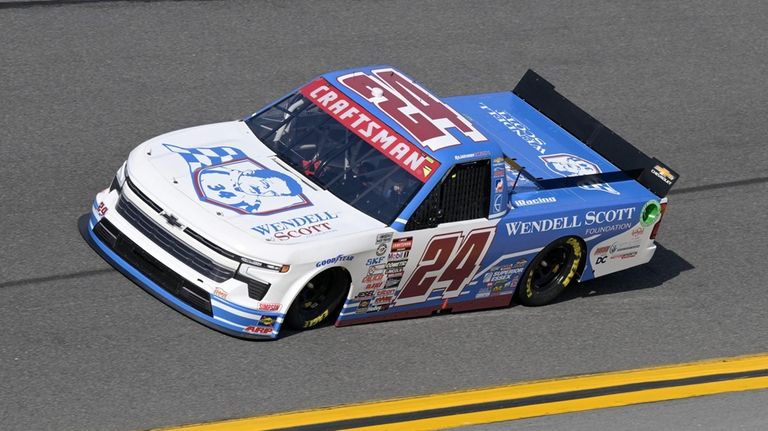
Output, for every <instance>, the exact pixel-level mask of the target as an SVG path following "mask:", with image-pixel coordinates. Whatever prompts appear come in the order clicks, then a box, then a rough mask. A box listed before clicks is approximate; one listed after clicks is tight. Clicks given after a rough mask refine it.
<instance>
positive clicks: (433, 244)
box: [395, 227, 496, 306]
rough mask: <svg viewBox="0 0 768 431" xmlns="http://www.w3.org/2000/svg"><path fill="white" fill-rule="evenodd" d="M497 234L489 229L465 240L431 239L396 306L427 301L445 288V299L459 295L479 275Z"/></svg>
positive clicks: (458, 234)
mask: <svg viewBox="0 0 768 431" xmlns="http://www.w3.org/2000/svg"><path fill="white" fill-rule="evenodd" d="M495 231H496V228H495V227H489V228H483V229H477V230H473V231H471V232H469V234H468V235H467V236H466V237H464V236H463V235H462V233H461V232H454V233H448V234H442V235H436V236H434V237H432V239H430V240H429V243H428V244H427V246H426V248H425V249H424V254H423V255H422V257H421V259H420V260H419V263H418V265H417V266H416V270H415V271H414V272H413V273H412V274H411V276H410V278H408V281H407V282H406V283H405V285H404V286H403V288H402V290H401V291H400V293H399V295H398V296H397V300H396V302H395V305H397V306H400V305H407V304H415V303H419V302H424V301H426V300H427V298H429V295H430V294H431V293H432V291H434V290H436V289H444V290H443V294H442V297H443V298H444V299H447V298H455V297H457V296H459V295H460V294H461V291H462V289H463V288H464V287H465V286H466V285H467V284H468V283H469V281H470V280H472V277H474V275H475V273H476V272H477V270H478V268H479V264H480V260H481V259H482V258H483V256H485V253H486V252H487V251H488V247H489V246H490V244H491V241H492V240H493V236H494V232H495Z"/></svg>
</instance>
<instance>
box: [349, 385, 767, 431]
mask: <svg viewBox="0 0 768 431" xmlns="http://www.w3.org/2000/svg"><path fill="white" fill-rule="evenodd" d="M766 388H768V377H758V378H753V379H742V380H737V381H728V382H717V383H703V384H700V385H690V386H681V387H676V388H665V389H651V390H645V391H636V392H627V393H623V394H616V395H605V396H599V397H592V398H584V399H579V400H569V401H559V402H554V403H544V404H536V405H531V406H524V407H513V408H508V409H499V410H486V411H479V412H473V413H465V414H460V415H452V416H442V417H435V418H429V419H419V420H414V421H406V422H395V423H388V424H383V425H372V426H367V427H358V428H345V429H344V430H345V431H383V430H387V431H428V430H440V429H446V428H454V427H460V426H469V425H480V424H487V423H493V422H504V421H511V420H517V419H525V418H533V417H537V416H548V415H556V414H562V413H574V412H582V411H587V410H596V409H604V408H609V407H621V406H628V405H632V404H642V403H653V402H658V401H669V400H676V399H680V398H692V397H698V396H704V395H714V394H721V393H726V392H739V391H749V390H755V389H766Z"/></svg>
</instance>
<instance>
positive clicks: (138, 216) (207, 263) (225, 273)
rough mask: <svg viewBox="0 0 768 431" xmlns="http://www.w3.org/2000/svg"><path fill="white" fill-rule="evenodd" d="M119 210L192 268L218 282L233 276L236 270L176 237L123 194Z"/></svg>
mask: <svg viewBox="0 0 768 431" xmlns="http://www.w3.org/2000/svg"><path fill="white" fill-rule="evenodd" d="M116 209H117V212H118V214H120V215H121V216H122V217H123V218H125V219H126V220H127V221H128V222H129V223H130V224H131V225H132V226H133V227H135V228H136V229H137V230H138V231H139V232H141V233H142V234H143V235H144V236H146V237H147V238H149V239H150V240H152V242H154V243H155V244H157V245H158V246H160V247H161V248H162V249H163V250H165V251H167V252H168V253H169V254H171V255H172V256H173V257H175V258H176V259H179V260H180V261H182V262H184V263H185V264H186V265H188V266H189V267H190V268H192V269H194V270H195V271H197V272H199V273H200V274H202V275H204V276H206V277H208V278H209V279H211V280H213V281H217V282H222V281H225V280H228V279H230V278H232V277H233V276H234V275H235V271H234V270H232V269H229V268H227V267H225V266H222V265H220V264H218V263H216V262H214V261H213V260H212V259H211V258H209V257H208V256H206V255H204V254H201V253H200V252H198V251H197V250H195V249H194V248H192V247H190V246H189V245H187V244H186V243H185V242H183V241H181V240H180V239H178V238H176V236H174V235H173V234H171V233H170V232H169V231H168V230H166V229H165V228H164V227H163V226H160V225H158V224H157V223H156V222H155V221H154V220H152V219H151V218H149V217H148V216H147V215H146V214H144V213H143V212H142V211H141V210H140V209H139V208H138V207H136V205H134V204H133V203H131V202H130V201H129V200H128V199H126V198H125V196H121V197H120V199H119V200H118V201H117V207H116Z"/></svg>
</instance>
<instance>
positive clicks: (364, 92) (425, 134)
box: [338, 69, 488, 151]
mask: <svg viewBox="0 0 768 431" xmlns="http://www.w3.org/2000/svg"><path fill="white" fill-rule="evenodd" d="M371 72H372V75H368V74H365V73H362V72H355V73H351V74H349V75H344V76H340V77H339V78H338V81H339V82H340V83H341V84H343V85H345V86H346V87H348V88H350V89H351V90H353V91H354V92H356V93H357V94H359V95H360V96H362V97H363V98H365V100H367V101H369V102H371V103H373V104H374V105H376V107H377V108H379V109H381V111H382V112H384V113H385V114H386V115H388V116H389V117H390V118H391V119H393V120H394V121H395V122H397V124H399V125H400V126H401V127H402V128H404V129H405V130H407V131H408V133H410V134H411V135H413V137H414V138H416V140H417V141H419V143H421V145H423V146H424V147H425V148H429V149H430V150H432V151H437V150H440V149H443V148H446V147H450V146H454V145H459V144H460V143H461V142H460V141H459V140H458V139H457V138H456V137H455V136H454V135H453V134H451V130H450V129H452V130H454V131H456V132H458V133H460V134H462V135H464V136H466V137H468V138H469V139H471V140H472V141H474V142H484V141H487V140H488V138H486V137H485V136H484V135H483V134H482V133H480V131H478V130H477V129H476V128H475V127H474V126H473V125H472V123H470V122H469V121H468V120H467V119H465V118H464V117H462V116H461V115H460V114H459V113H458V112H456V111H454V110H453V109H452V108H451V107H450V106H448V105H446V104H445V103H443V102H441V101H440V100H438V99H437V97H435V96H434V95H432V94H431V93H430V92H428V91H427V90H425V89H424V88H422V87H421V86H419V85H418V84H416V83H415V82H413V81H411V80H410V79H409V78H408V77H406V76H405V75H402V74H401V73H400V72H398V71H396V70H394V69H378V70H373V71H371Z"/></svg>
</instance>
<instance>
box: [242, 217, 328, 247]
mask: <svg viewBox="0 0 768 431" xmlns="http://www.w3.org/2000/svg"><path fill="white" fill-rule="evenodd" d="M337 218H339V215H338V214H336V213H331V212H328V211H325V212H319V213H313V214H307V215H305V216H300V217H293V218H290V219H286V220H281V221H278V222H274V223H265V224H260V225H257V226H254V227H252V228H251V230H252V231H254V232H257V233H258V234H260V235H261V236H265V237H268V238H274V239H277V240H279V241H286V240H289V239H291V238H301V237H303V236H310V235H314V234H319V233H326V232H331V231H333V230H335V229H334V228H333V226H331V222H330V221H331V220H335V219H337Z"/></svg>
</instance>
